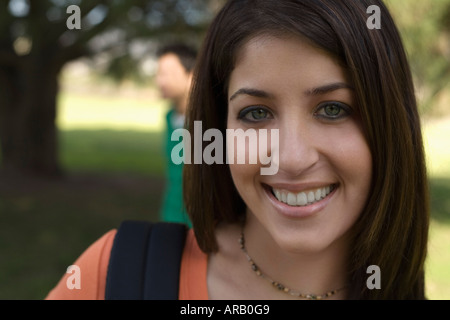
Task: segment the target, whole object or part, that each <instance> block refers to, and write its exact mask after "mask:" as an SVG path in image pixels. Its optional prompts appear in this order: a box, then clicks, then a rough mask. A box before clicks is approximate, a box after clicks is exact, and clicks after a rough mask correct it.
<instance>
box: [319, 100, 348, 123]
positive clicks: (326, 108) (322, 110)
mask: <svg viewBox="0 0 450 320" xmlns="http://www.w3.org/2000/svg"><path fill="white" fill-rule="evenodd" d="M350 114H351V108H350V107H349V106H347V105H345V104H343V103H340V102H325V103H322V104H321V105H319V107H318V108H317V109H316V111H315V112H314V115H315V116H316V117H319V118H322V119H326V120H337V119H341V118H344V117H347V116H349V115H350Z"/></svg>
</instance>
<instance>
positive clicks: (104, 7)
mask: <svg viewBox="0 0 450 320" xmlns="http://www.w3.org/2000/svg"><path fill="white" fill-rule="evenodd" d="M222 3H223V1H222V0H213V1H208V0H39V1H32V0H8V1H5V0H3V1H2V2H1V4H0V66H1V65H2V64H6V63H9V62H11V61H14V59H17V58H24V59H25V58H26V57H27V56H33V55H35V54H39V53H41V54H55V56H57V58H58V61H59V63H60V64H64V63H66V62H68V61H70V60H73V59H76V58H79V57H94V56H98V55H100V54H101V56H100V60H101V61H102V63H103V65H104V68H103V69H104V70H105V71H107V72H108V73H110V74H111V75H112V76H114V77H115V78H118V79H120V78H123V77H124V76H125V75H126V74H129V73H130V71H136V61H140V60H141V59H143V58H144V56H146V55H147V56H148V54H151V53H154V51H155V47H156V43H160V42H167V41H176V40H183V41H185V42H188V43H191V44H193V45H196V44H199V43H200V41H201V39H202V33H203V32H204V31H205V29H206V28H207V26H208V24H209V22H210V20H211V19H212V17H213V16H214V14H215V13H216V11H217V9H218V8H219V7H220V6H221V4H222ZM71 5H77V6H78V7H79V8H80V13H81V14H80V16H81V19H80V21H81V29H73V30H69V28H68V26H67V24H66V22H67V20H68V18H69V17H71V16H72V14H73V11H70V10H68V7H69V6H71ZM24 59H22V60H24Z"/></svg>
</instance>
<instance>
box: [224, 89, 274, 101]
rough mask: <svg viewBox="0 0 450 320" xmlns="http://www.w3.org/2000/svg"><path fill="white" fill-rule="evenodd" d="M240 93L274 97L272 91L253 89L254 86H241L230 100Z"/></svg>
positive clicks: (259, 96) (258, 96)
mask: <svg viewBox="0 0 450 320" xmlns="http://www.w3.org/2000/svg"><path fill="white" fill-rule="evenodd" d="M239 95H248V96H252V97H257V98H272V97H273V95H271V94H270V93H268V92H266V91H263V90H259V89H252V88H241V89H239V90H238V91H236V92H235V93H233V94H232V95H231V97H230V101H232V100H233V99H234V98H236V97H237V96H239Z"/></svg>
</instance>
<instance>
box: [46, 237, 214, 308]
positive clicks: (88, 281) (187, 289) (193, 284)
mask: <svg viewBox="0 0 450 320" xmlns="http://www.w3.org/2000/svg"><path fill="white" fill-rule="evenodd" d="M116 232H117V230H111V231H109V232H108V233H106V234H105V235H104V236H102V237H101V238H100V239H98V240H97V241H96V242H94V243H93V244H92V245H91V246H90V247H89V248H88V249H87V250H86V251H85V252H84V253H83V254H82V255H81V256H80V257H79V258H78V259H77V260H76V261H75V263H74V265H76V266H78V267H79V268H80V269H79V270H80V278H79V279H80V286H81V288H80V289H77V288H73V289H69V288H68V286H67V280H68V278H69V277H70V276H72V275H73V273H66V274H65V275H64V276H63V277H62V279H61V280H60V281H59V283H58V284H57V285H56V287H55V288H54V289H53V290H52V291H50V293H49V294H48V295H47V297H46V299H47V300H104V299H105V288H106V274H107V270H108V263H109V257H110V254H111V248H112V245H113V241H114V237H115V235H116ZM207 261H208V259H207V255H206V254H205V253H203V252H202V251H201V250H200V248H199V246H198V244H197V241H196V239H195V236H194V232H193V230H192V229H191V230H189V232H188V235H187V238H186V244H185V246H184V250H183V256H182V259H181V270H180V289H179V297H178V298H179V299H180V300H207V299H208V288H207V285H206V269H207Z"/></svg>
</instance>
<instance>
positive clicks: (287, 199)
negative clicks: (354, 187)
mask: <svg viewBox="0 0 450 320" xmlns="http://www.w3.org/2000/svg"><path fill="white" fill-rule="evenodd" d="M335 189H336V185H335V184H331V185H329V186H326V187H322V188H317V189H311V190H307V191H302V192H298V193H294V192H289V191H286V190H282V189H275V188H272V187H270V190H271V192H272V194H273V195H274V197H275V198H276V199H277V200H278V201H280V202H282V203H285V204H287V205H289V206H292V207H304V206H309V205H311V204H314V203H316V202H319V201H320V200H322V199H324V198H326V197H327V196H328V195H329V194H330V193H332V192H333V191H334V190H335Z"/></svg>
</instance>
